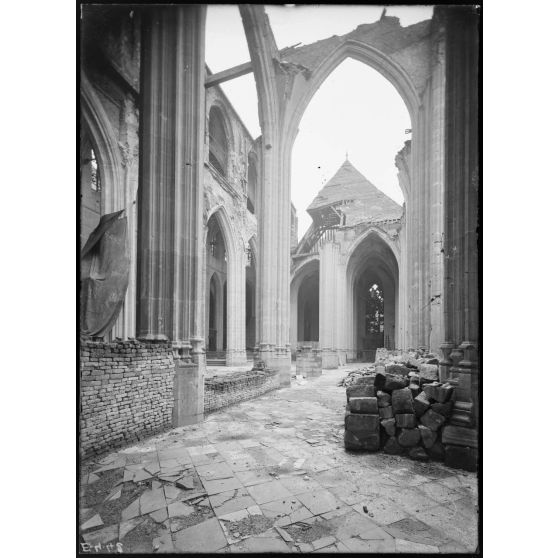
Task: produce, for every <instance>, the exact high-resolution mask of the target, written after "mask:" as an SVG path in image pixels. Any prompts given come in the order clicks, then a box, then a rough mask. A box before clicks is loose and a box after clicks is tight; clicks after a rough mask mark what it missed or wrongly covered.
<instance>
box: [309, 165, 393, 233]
mask: <svg viewBox="0 0 558 558" xmlns="http://www.w3.org/2000/svg"><path fill="white" fill-rule="evenodd" d="M341 202H346V203H345V204H341ZM330 206H336V207H338V206H341V207H338V209H340V210H341V211H342V212H343V213H344V214H345V215H346V216H347V223H346V224H347V225H349V224H356V223H358V222H361V221H364V220H370V219H398V218H399V217H401V214H402V212H403V208H402V207H401V206H400V205H399V204H397V203H396V202H395V201H393V200H392V199H391V198H390V197H388V196H387V195H386V194H384V193H383V192H381V191H380V190H378V188H376V186H374V185H373V184H372V183H371V182H370V181H369V180H367V178H366V177H365V176H364V175H363V174H361V173H360V172H359V171H358V170H357V169H356V168H355V167H354V166H353V165H352V163H351V162H350V161H349V160H348V159H347V160H346V161H345V162H344V163H343V164H342V165H341V167H340V168H339V170H338V171H337V172H336V173H335V174H334V176H333V177H332V178H331V179H330V180H329V182H327V184H326V185H325V186H324V187H323V188H322V189H321V190H320V192H319V193H318V195H317V196H316V197H315V198H314V201H313V202H312V203H311V204H310V205H309V206H308V209H307V211H308V213H309V214H310V215H311V216H312V218H318V217H319V215H320V214H321V213H322V212H324V213H325V212H327V208H329V207H330Z"/></svg>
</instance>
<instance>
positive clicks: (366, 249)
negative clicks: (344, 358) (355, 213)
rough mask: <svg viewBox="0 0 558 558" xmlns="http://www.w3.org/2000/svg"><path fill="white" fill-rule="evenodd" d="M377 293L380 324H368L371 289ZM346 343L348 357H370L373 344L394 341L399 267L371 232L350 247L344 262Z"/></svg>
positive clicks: (373, 348) (388, 251)
mask: <svg viewBox="0 0 558 558" xmlns="http://www.w3.org/2000/svg"><path fill="white" fill-rule="evenodd" d="M374 285H376V286H377V289H378V290H379V292H380V293H381V298H382V304H381V310H382V317H381V327H378V328H374V327H371V324H370V321H371V319H370V317H369V316H367V310H369V309H370V300H371V294H372V293H371V289H372V288H373V286H374ZM347 288H348V293H347V308H348V312H349V319H348V320H347V323H348V326H349V331H348V337H349V338H348V344H349V353H350V357H351V359H356V360H364V361H373V360H374V353H375V350H376V349H377V348H380V347H387V348H391V347H394V346H397V343H398V341H399V340H398V334H397V332H398V323H397V321H398V303H399V300H398V292H399V268H398V265H397V260H396V258H395V255H394V254H393V252H392V250H391V248H390V247H389V246H388V245H387V243H386V242H385V241H384V240H383V239H381V238H380V236H379V235H377V234H375V233H371V234H369V235H368V236H366V237H365V238H364V239H363V240H362V241H360V243H359V244H358V245H357V246H356V247H355V248H354V250H353V251H352V254H351V256H350V257H349V261H348V264H347Z"/></svg>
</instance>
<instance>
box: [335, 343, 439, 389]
mask: <svg viewBox="0 0 558 558" xmlns="http://www.w3.org/2000/svg"><path fill="white" fill-rule="evenodd" d="M438 363H439V357H438V355H435V354H434V353H427V352H426V351H425V350H424V349H418V350H414V349H410V350H408V351H405V352H401V351H388V350H387V349H383V348H381V349H377V351H376V362H374V364H373V365H372V366H368V367H363V368H359V369H358V370H353V371H352V372H350V373H349V374H348V375H347V376H346V377H345V378H343V380H341V382H340V383H339V385H340V386H343V387H348V386H350V385H352V384H353V383H354V382H356V381H357V380H358V379H359V378H362V377H363V376H372V375H374V374H375V373H376V371H378V372H388V373H391V374H402V375H404V376H407V375H409V374H410V373H411V372H415V373H418V375H419V377H421V378H424V379H426V380H433V381H434V380H438V379H439V375H438Z"/></svg>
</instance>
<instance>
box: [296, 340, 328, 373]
mask: <svg viewBox="0 0 558 558" xmlns="http://www.w3.org/2000/svg"><path fill="white" fill-rule="evenodd" d="M296 374H297V376H302V377H303V378H316V377H317V376H321V375H322V356H321V351H320V349H312V345H303V346H302V347H300V348H299V349H298V350H297V353H296Z"/></svg>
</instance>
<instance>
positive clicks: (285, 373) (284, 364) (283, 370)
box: [259, 343, 291, 387]
mask: <svg viewBox="0 0 558 558" xmlns="http://www.w3.org/2000/svg"><path fill="white" fill-rule="evenodd" d="M259 358H260V360H261V361H263V362H264V363H265V365H266V367H267V368H269V369H270V370H277V371H278V372H279V385H280V386H281V387H289V386H290V385H291V347H290V345H287V346H285V347H276V346H275V345H273V344H271V343H261V344H260V355H259Z"/></svg>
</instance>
